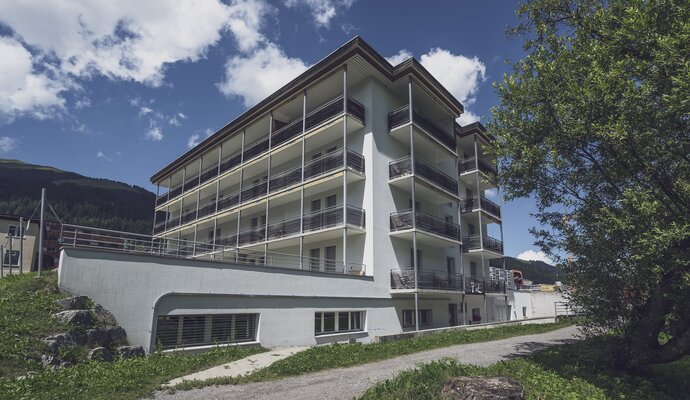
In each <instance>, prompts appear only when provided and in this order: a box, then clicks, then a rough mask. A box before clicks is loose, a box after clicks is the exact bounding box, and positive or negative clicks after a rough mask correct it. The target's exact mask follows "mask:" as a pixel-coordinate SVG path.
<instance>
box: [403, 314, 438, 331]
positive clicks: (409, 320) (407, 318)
mask: <svg viewBox="0 0 690 400" xmlns="http://www.w3.org/2000/svg"><path fill="white" fill-rule="evenodd" d="M402 316H403V327H410V326H415V320H414V310H403V312H402ZM430 322H431V310H419V326H428V325H429V324H430Z"/></svg>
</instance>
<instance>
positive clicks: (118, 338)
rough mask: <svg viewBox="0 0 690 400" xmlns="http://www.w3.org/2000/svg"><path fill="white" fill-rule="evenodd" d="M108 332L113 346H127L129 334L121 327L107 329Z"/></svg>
mask: <svg viewBox="0 0 690 400" xmlns="http://www.w3.org/2000/svg"><path fill="white" fill-rule="evenodd" d="M106 330H107V331H108V337H109V338H110V343H112V344H126V343H127V333H126V332H125V330H124V329H122V327H120V326H113V327H110V328H106Z"/></svg>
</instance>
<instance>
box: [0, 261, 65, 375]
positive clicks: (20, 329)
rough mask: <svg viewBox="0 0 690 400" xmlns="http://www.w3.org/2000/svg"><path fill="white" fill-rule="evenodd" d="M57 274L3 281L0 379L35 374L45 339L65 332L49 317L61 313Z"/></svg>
mask: <svg viewBox="0 0 690 400" xmlns="http://www.w3.org/2000/svg"><path fill="white" fill-rule="evenodd" d="M62 297H65V296H64V295H62V294H60V293H59V292H58V291H57V274H55V273H54V272H53V273H48V274H46V275H44V276H43V277H40V278H39V277H37V276H36V275H35V274H22V275H12V276H8V277H5V278H3V279H0V377H14V376H19V375H23V374H25V373H27V372H28V371H31V370H36V369H37V368H39V367H40V364H39V363H38V362H37V361H35V360H33V357H34V356H37V355H39V354H41V353H42V351H43V350H44V349H45V344H44V343H43V341H42V340H41V339H43V338H44V337H45V336H47V335H49V334H51V333H56V332H59V331H64V330H65V328H66V327H65V326H64V324H62V323H60V322H59V321H57V320H55V319H53V318H51V317H50V315H51V314H52V313H54V312H58V311H60V307H59V306H58V305H57V304H55V300H57V299H59V298H62Z"/></svg>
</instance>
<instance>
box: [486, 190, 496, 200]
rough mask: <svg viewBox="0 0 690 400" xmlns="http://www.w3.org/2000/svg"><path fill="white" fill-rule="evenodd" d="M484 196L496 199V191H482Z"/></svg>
mask: <svg viewBox="0 0 690 400" xmlns="http://www.w3.org/2000/svg"><path fill="white" fill-rule="evenodd" d="M484 194H485V195H486V197H491V198H496V197H498V190H496V189H488V190H485V191H484Z"/></svg>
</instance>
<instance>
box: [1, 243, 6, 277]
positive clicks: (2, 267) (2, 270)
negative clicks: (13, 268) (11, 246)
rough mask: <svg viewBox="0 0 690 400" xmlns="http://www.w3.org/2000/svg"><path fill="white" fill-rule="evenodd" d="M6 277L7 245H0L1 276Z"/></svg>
mask: <svg viewBox="0 0 690 400" xmlns="http://www.w3.org/2000/svg"><path fill="white" fill-rule="evenodd" d="M3 277H5V246H2V245H0V278H3Z"/></svg>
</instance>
